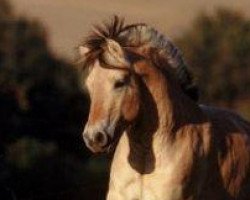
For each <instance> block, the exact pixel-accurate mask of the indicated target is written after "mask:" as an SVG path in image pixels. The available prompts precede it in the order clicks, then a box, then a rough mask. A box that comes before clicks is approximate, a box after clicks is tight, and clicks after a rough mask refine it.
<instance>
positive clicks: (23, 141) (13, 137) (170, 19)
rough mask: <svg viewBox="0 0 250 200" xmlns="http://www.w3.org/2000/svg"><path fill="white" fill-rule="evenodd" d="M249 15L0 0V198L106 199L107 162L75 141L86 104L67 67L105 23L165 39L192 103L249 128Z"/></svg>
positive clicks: (245, 11)
mask: <svg viewBox="0 0 250 200" xmlns="http://www.w3.org/2000/svg"><path fill="white" fill-rule="evenodd" d="M249 11H250V1H249V0H238V1H235V0H220V1H217V0H209V1H208V0H202V1H201V0H189V1H184V0H174V1H173V0H169V1H165V0H157V1H156V0H144V1H142V0H137V1H134V0H126V1H122V0H116V1H115V0H102V1H101V0H99V1H98V0H92V1H87V0H53V1H50V0H11V1H9V0H0V198H1V199H3V200H9V199H10V200H50V199H53V200H57V199H58V200H72V199H74V200H83V199H91V200H99V199H100V200H101V199H104V196H105V195H104V194H105V191H106V187H107V181H108V166H109V160H110V156H93V155H92V154H91V153H90V152H89V151H88V150H87V149H86V148H85V146H84V144H83V141H82V139H81V131H82V128H83V127H84V124H85V122H86V118H87V115H88V107H89V101H88V98H87V97H86V95H85V94H84V93H83V91H82V90H81V88H80V84H79V80H78V76H77V70H76V66H75V65H74V58H75V54H76V47H77V45H78V44H79V43H80V42H81V41H82V40H83V39H84V36H86V34H87V33H88V32H89V31H90V30H91V25H92V24H96V23H99V22H101V21H103V20H107V19H108V18H109V17H110V16H112V15H113V14H118V15H121V16H124V17H125V18H126V19H127V22H129V23H130V22H146V23H148V24H151V25H153V26H155V27H156V28H157V29H158V30H160V31H161V32H164V33H165V34H166V35H168V36H170V37H171V38H172V40H174V41H175V42H176V43H177V44H178V46H179V47H180V48H181V49H182V51H183V53H184V56H185V58H186V61H187V63H188V64H189V66H190V68H191V70H192V71H193V73H194V74H195V77H196V80H197V83H198V85H199V87H200V90H201V100H200V102H201V103H206V104H210V105H219V106H222V107H226V108H230V109H232V110H234V111H236V112H239V113H240V114H241V115H242V116H244V117H245V118H246V119H248V120H250V14H249V13H250V12H249Z"/></svg>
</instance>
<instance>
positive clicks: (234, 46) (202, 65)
mask: <svg viewBox="0 0 250 200" xmlns="http://www.w3.org/2000/svg"><path fill="white" fill-rule="evenodd" d="M177 42H178V44H179V46H180V47H181V49H183V50H184V55H185V57H186V60H187V61H188V63H189V65H190V66H191V67H192V68H193V71H194V72H195V74H196V76H197V77H198V83H199V86H200V88H201V96H202V101H203V102H204V101H205V102H213V103H218V102H224V103H226V104H227V105H229V106H231V105H232V104H233V103H234V101H235V100H237V99H239V98H245V97H249V96H250V90H249V87H250V20H248V19H246V18H244V16H242V15H241V14H240V13H238V12H233V11H230V10H226V9H218V10H217V11H216V13H215V14H213V15H206V14H201V15H200V16H199V17H198V18H197V19H196V21H195V23H194V24H193V26H192V28H191V30H189V31H187V32H186V33H184V34H183V36H182V37H181V38H179V39H178V40H177Z"/></svg>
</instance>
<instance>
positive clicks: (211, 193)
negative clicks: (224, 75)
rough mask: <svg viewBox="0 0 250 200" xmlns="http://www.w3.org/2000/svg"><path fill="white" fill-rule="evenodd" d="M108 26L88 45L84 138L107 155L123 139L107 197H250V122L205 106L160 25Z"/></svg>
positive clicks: (126, 199)
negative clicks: (88, 102) (88, 101)
mask: <svg viewBox="0 0 250 200" xmlns="http://www.w3.org/2000/svg"><path fill="white" fill-rule="evenodd" d="M107 29H108V34H107V33H106V32H105V31H104V30H102V29H101V30H99V33H98V34H97V35H94V37H91V38H90V39H89V40H87V42H85V44H84V45H85V47H81V51H82V52H84V53H83V54H82V57H86V58H85V62H84V63H85V65H87V66H88V67H89V66H91V67H89V75H88V77H87V79H86V85H87V88H88V90H89V92H90V99H91V108H90V114H89V119H88V122H87V124H86V126H85V130H84V133H83V137H84V140H85V143H86V145H87V146H88V147H89V148H90V149H91V150H92V151H93V152H102V151H105V150H107V149H109V147H110V146H112V145H113V144H114V143H115V142H114V141H116V140H118V144H117V146H116V150H115V154H114V158H113V161H112V166H111V172H110V184H109V191H108V194H107V199H108V200H248V199H249V198H250V194H249V193H250V180H249V177H250V174H249V172H250V171H249V170H250V143H249V134H250V124H249V123H248V122H246V121H244V120H243V119H242V118H240V117H239V116H237V115H236V114H233V113H231V112H229V111H224V110H221V109H217V108H211V107H206V106H199V105H198V104H197V103H196V102H195V101H194V99H193V97H194V95H193V94H194V93H193V88H192V80H191V78H190V76H189V74H188V71H187V69H186V68H185V66H184V62H183V60H182V58H181V56H180V54H179V52H178V51H177V49H176V48H175V47H174V45H173V44H172V43H169V41H168V40H167V41H166V40H165V39H164V38H163V36H162V35H159V34H158V33H157V32H156V31H155V30H154V29H151V28H150V29H149V28H148V27H146V26H145V25H141V24H139V25H131V26H127V27H123V26H122V24H119V23H118V22H117V20H115V21H114V24H113V27H108V28H107ZM100 32H101V33H100ZM132 36H133V37H132ZM109 37H111V39H110V38H109ZM124 37H125V38H124ZM107 38H108V39H107ZM112 38H113V39H112ZM115 39H116V40H117V41H115ZM118 41H119V42H120V43H118ZM124 41H125V43H124V44H125V45H124V46H126V48H125V47H124V48H123V47H122V46H121V44H122V43H123V42H124ZM142 44H143V45H142ZM89 52H90V53H89ZM86 63H87V64H86ZM176 71H177V72H176ZM179 75H180V77H182V78H181V79H179V78H178V76H179ZM183 77H184V78H183Z"/></svg>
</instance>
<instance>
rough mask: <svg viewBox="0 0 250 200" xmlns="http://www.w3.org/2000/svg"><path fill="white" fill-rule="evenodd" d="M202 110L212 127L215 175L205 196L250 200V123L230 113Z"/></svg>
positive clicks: (205, 108) (212, 176)
mask: <svg viewBox="0 0 250 200" xmlns="http://www.w3.org/2000/svg"><path fill="white" fill-rule="evenodd" d="M201 109H202V110H203V112H204V113H205V114H206V115H207V117H208V119H209V122H210V125H211V126H210V128H211V131H210V132H211V157H210V158H211V160H210V163H211V169H212V170H213V173H212V174H211V175H209V176H208V181H207V183H208V184H207V192H206V194H205V196H206V197H207V196H211V198H212V199H237V200H246V199H250V123H249V122H247V121H246V120H244V119H243V118H241V117H240V116H239V115H237V114H235V113H233V112H231V111H228V110H223V109H218V108H212V107H206V106H201ZM217 194H218V195H217ZM214 195H215V196H214ZM216 195H217V196H216ZM206 199H207V198H206Z"/></svg>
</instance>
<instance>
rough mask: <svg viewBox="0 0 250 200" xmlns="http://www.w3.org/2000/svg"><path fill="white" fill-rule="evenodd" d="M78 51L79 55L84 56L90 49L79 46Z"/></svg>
mask: <svg viewBox="0 0 250 200" xmlns="http://www.w3.org/2000/svg"><path fill="white" fill-rule="evenodd" d="M78 51H79V54H80V56H85V55H86V54H87V53H88V52H89V51H90V49H89V48H88V47H86V46H79V47H78Z"/></svg>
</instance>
